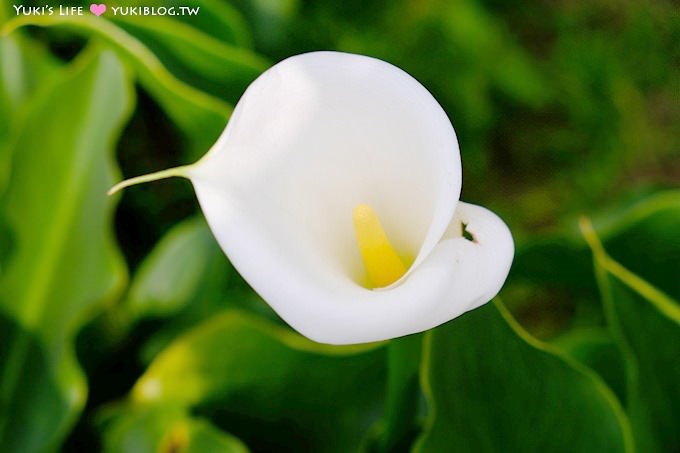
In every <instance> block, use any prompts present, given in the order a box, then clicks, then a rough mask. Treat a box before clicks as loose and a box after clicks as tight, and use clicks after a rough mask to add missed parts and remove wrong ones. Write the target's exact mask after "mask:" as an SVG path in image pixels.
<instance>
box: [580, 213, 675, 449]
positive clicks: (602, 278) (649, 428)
mask: <svg viewBox="0 0 680 453" xmlns="http://www.w3.org/2000/svg"><path fill="white" fill-rule="evenodd" d="M667 220H668V221H670V223H671V224H674V223H676V221H677V220H676V219H673V218H670V217H669V218H667ZM582 230H583V233H584V236H585V237H586V239H587V240H588V243H589V245H590V247H591V249H592V251H593V257H594V261H595V271H596V274H597V277H598V283H599V285H600V290H601V292H602V298H603V300H604V304H605V312H606V314H607V321H608V323H609V327H610V329H611V332H612V336H613V337H614V338H615V340H616V341H617V343H618V345H619V347H620V349H621V351H622V352H623V354H624V360H625V365H626V379H627V398H626V409H627V411H628V413H629V417H630V420H631V425H632V427H633V433H634V434H635V440H636V445H637V447H638V450H639V451H644V452H667V451H676V450H677V449H678V448H680V431H678V426H680V379H679V377H680V361H679V360H678V357H680V304H678V301H677V300H674V299H672V298H671V297H670V296H668V295H667V294H666V293H664V292H662V291H661V290H659V289H658V288H657V287H655V286H653V285H652V284H650V283H649V282H647V281H646V280H644V279H642V278H640V277H639V276H637V275H636V274H634V273H633V272H631V271H630V270H628V269H627V268H625V267H624V266H622V265H621V264H620V263H619V262H617V261H616V260H614V259H613V258H611V257H610V256H609V255H608V253H607V252H606V251H605V249H604V248H603V246H602V244H601V243H600V241H599V238H598V237H597V236H596V234H595V231H594V229H593V228H592V225H591V224H590V223H589V222H588V221H587V220H584V221H583V222H582ZM668 232H670V230H668ZM675 235H677V230H676V231H674V232H673V236H675ZM658 239H660V240H663V237H661V238H658ZM639 246H641V247H645V246H646V244H644V243H642V244H639ZM652 252H653V250H652ZM674 258H675V260H674V262H675V264H674V266H673V269H674V270H675V272H677V269H680V259H679V258H678V255H674Z"/></svg>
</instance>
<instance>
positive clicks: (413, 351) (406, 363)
mask: <svg viewBox="0 0 680 453" xmlns="http://www.w3.org/2000/svg"><path fill="white" fill-rule="evenodd" d="M422 341H423V336H422V335H409V336H407V337H403V338H396V339H394V340H391V341H390V343H389V345H388V347H387V367H388V375H387V392H386V401H385V417H384V427H383V428H382V432H381V433H380V437H379V444H378V447H379V449H380V451H402V450H405V449H407V447H408V446H409V445H410V444H411V442H412V441H413V439H414V438H415V437H416V436H417V432H418V428H419V426H418V425H419V422H420V420H418V418H417V416H418V406H419V403H420V399H421V393H420V382H419V376H420V375H419V370H420V362H421V351H422Z"/></svg>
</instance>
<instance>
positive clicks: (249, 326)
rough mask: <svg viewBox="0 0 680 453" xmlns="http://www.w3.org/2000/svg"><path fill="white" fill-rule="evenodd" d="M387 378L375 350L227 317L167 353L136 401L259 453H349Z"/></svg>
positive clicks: (369, 421)
mask: <svg viewBox="0 0 680 453" xmlns="http://www.w3.org/2000/svg"><path fill="white" fill-rule="evenodd" d="M384 380H385V363H384V349H383V348H381V347H380V346H379V345H363V346H348V347H334V346H327V345H321V344H317V343H314V342H312V341H309V340H307V339H305V338H303V337H301V336H300V335H298V334H296V333H293V332H291V331H290V330H289V329H287V328H284V327H280V326H277V325H275V324H272V323H270V322H267V321H264V320H262V319H261V318H257V317H254V316H252V315H246V314H244V313H242V312H238V311H231V310H230V311H227V312H225V313H223V314H222V315H220V316H217V317H214V318H212V319H210V320H209V321H207V322H205V323H204V324H202V325H200V326H198V327H196V328H195V329H193V330H191V331H189V332H188V333H186V334H185V335H184V336H182V337H180V338H178V339H177V340H176V341H174V342H173V343H172V344H171V345H170V346H169V347H168V348H166V349H165V350H164V351H163V352H162V353H161V354H160V355H159V356H158V357H157V358H156V359H155V360H154V362H153V363H152V364H151V366H150V367H149V369H148V370H147V372H146V373H145V374H144V375H143V376H142V377H141V378H140V379H139V381H138V382H137V383H136V384H135V387H134V389H133V391H132V398H133V400H134V401H137V402H138V403H148V404H157V403H159V402H173V403H175V404H179V405H182V406H185V407H191V408H193V411H194V412H197V413H200V414H204V415H207V416H210V418H212V419H214V420H215V421H216V423H218V424H219V425H220V426H221V427H222V428H224V429H225V430H227V431H229V432H231V433H234V434H235V435H237V436H238V437H239V438H241V439H243V440H244V441H245V442H246V443H247V444H248V445H251V446H252V447H253V448H254V449H256V450H266V451H300V450H306V451H338V452H345V451H353V450H356V449H357V448H358V446H359V445H360V444H361V442H362V439H363V438H364V436H365V435H366V433H367V431H368V430H369V428H370V427H371V426H372V425H373V424H374V423H375V422H376V421H377V420H378V419H379V417H380V416H381V408H382V404H383V403H382V401H383V398H384V395H383V388H384ZM263 433H266V435H263Z"/></svg>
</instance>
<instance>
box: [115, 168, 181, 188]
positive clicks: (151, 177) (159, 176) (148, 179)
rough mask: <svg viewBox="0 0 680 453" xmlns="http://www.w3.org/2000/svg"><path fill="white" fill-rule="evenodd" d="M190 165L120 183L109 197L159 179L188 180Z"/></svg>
mask: <svg viewBox="0 0 680 453" xmlns="http://www.w3.org/2000/svg"><path fill="white" fill-rule="evenodd" d="M189 167H190V165H183V166H181V167H174V168H168V169H167V170H161V171H157V172H155V173H150V174H148V175H141V176H136V177H134V178H130V179H126V180H124V181H121V182H119V183H118V184H116V185H115V186H113V187H111V188H110V189H109V191H108V192H107V195H113V194H114V193H116V192H118V191H119V190H121V189H125V188H126V187H130V186H134V185H136V184H142V183H145V182H151V181H158V180H159V179H165V178H171V177H173V176H180V177H182V178H187V177H188V176H187V173H186V172H187V170H188V169H189Z"/></svg>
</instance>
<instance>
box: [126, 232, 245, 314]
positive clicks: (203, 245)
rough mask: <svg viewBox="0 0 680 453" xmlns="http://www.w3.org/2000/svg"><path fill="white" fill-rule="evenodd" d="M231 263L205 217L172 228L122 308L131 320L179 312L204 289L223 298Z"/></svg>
mask: <svg viewBox="0 0 680 453" xmlns="http://www.w3.org/2000/svg"><path fill="white" fill-rule="evenodd" d="M230 270H231V267H230V265H229V263H228V262H227V259H226V257H225V256H224V254H223V253H222V251H221V250H220V248H219V246H218V245H217V243H216V241H215V239H214V238H213V236H212V233H211V232H210V229H209V228H208V225H207V224H206V223H205V220H203V218H193V219H189V220H186V221H184V222H182V223H180V224H178V225H177V226H175V227H174V228H173V229H171V230H170V231H169V232H168V233H167V234H166V235H165V236H164V237H163V238H162V239H161V240H160V241H159V243H158V244H157V245H156V247H155V248H154V249H153V250H152V252H151V253H150V254H149V255H148V256H147V258H146V259H145V260H144V261H143V262H142V264H141V265H140V267H139V269H138V271H137V272H136V274H135V276H134V278H133V280H132V283H131V285H130V290H129V292H128V295H127V297H126V298H125V301H124V302H123V303H122V304H121V306H120V310H121V311H123V312H124V313H125V315H126V316H125V317H126V318H127V319H128V320H129V322H131V323H132V322H134V321H136V320H138V319H141V318H145V317H150V316H155V317H161V316H163V317H166V316H170V315H173V314H176V313H178V312H179V311H180V310H182V309H183V308H185V307H186V306H187V305H188V304H190V303H191V302H193V301H195V300H196V299H197V298H200V297H201V296H202V295H205V293H211V294H209V295H208V297H206V299H210V300H213V301H214V300H215V299H219V301H220V302H221V301H222V299H223V293H222V291H221V290H223V289H224V286H226V280H227V276H228V275H229V273H230Z"/></svg>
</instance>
